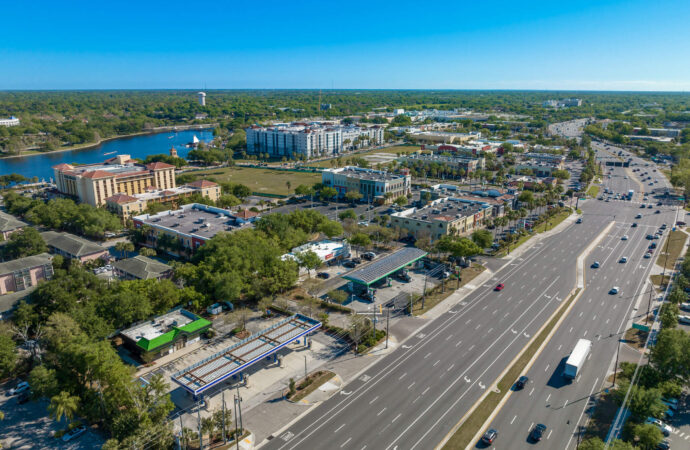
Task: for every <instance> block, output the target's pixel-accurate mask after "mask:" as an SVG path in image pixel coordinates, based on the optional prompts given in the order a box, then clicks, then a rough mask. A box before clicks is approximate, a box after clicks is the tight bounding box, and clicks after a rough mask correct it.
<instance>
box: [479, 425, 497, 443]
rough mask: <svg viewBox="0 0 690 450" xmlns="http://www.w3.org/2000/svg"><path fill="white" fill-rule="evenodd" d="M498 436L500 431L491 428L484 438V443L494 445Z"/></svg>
mask: <svg viewBox="0 0 690 450" xmlns="http://www.w3.org/2000/svg"><path fill="white" fill-rule="evenodd" d="M497 436H498V431H496V430H494V429H493V428H490V429H488V430H487V431H486V433H484V435H483V436H482V442H483V443H485V444H487V445H491V444H493V443H494V441H495V440H496V437H497Z"/></svg>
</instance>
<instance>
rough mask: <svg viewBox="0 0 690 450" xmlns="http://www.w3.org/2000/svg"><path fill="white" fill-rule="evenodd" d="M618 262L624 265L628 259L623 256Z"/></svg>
mask: <svg viewBox="0 0 690 450" xmlns="http://www.w3.org/2000/svg"><path fill="white" fill-rule="evenodd" d="M618 262H619V263H621V264H625V263H627V262H628V257H627V256H624V257H622V258H621V259H619V260H618Z"/></svg>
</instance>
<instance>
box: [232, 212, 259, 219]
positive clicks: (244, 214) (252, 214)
mask: <svg viewBox="0 0 690 450" xmlns="http://www.w3.org/2000/svg"><path fill="white" fill-rule="evenodd" d="M258 215H259V213H257V212H254V211H250V210H248V209H243V210H242V211H240V212H238V213H237V214H235V217H239V218H240V219H245V220H246V219H251V218H252V217H256V216H258Z"/></svg>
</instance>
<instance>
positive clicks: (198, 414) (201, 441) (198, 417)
mask: <svg viewBox="0 0 690 450" xmlns="http://www.w3.org/2000/svg"><path fill="white" fill-rule="evenodd" d="M196 420H197V423H198V424H199V450H204V437H203V436H202V434H201V402H199V404H198V405H197V409H196Z"/></svg>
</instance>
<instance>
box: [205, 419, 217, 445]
mask: <svg viewBox="0 0 690 450" xmlns="http://www.w3.org/2000/svg"><path fill="white" fill-rule="evenodd" d="M214 431H216V422H215V421H214V420H213V417H204V418H203V419H201V434H202V436H203V435H204V434H208V443H209V444H211V443H212V442H213V432H214ZM202 440H203V437H202Z"/></svg>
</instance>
